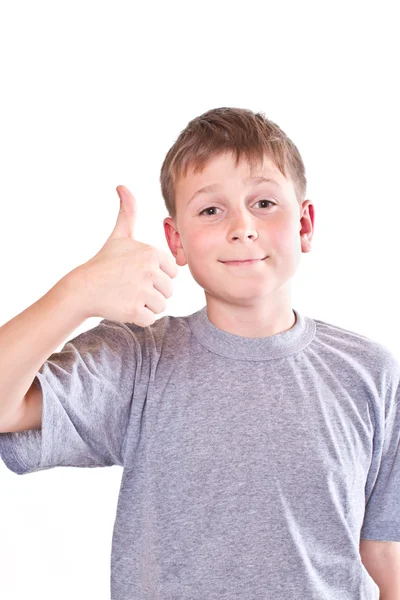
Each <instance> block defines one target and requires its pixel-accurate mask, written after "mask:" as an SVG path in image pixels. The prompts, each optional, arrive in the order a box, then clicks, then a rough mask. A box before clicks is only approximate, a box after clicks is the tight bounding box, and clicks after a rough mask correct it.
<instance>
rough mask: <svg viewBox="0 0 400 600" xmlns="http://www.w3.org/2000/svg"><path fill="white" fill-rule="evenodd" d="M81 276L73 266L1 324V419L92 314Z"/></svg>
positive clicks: (16, 403)
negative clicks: (85, 304) (85, 302)
mask: <svg viewBox="0 0 400 600" xmlns="http://www.w3.org/2000/svg"><path fill="white" fill-rule="evenodd" d="M78 275H79V273H78V271H77V269H74V270H73V271H71V272H70V273H68V274H67V275H66V276H65V277H63V278H62V279H60V281H58V282H57V283H56V284H55V286H53V287H52V288H51V289H50V290H49V291H48V292H47V293H46V294H45V295H44V296H42V297H41V298H40V299H39V300H37V302H35V303H34V304H32V305H31V306H29V307H28V308H27V309H26V310H24V311H23V312H21V313H20V314H18V315H17V316H16V317H14V318H13V319H11V320H10V321H8V322H7V323H5V324H4V325H2V326H1V327H0V421H1V419H2V418H3V417H5V416H6V415H7V414H8V413H9V412H10V411H12V410H15V407H16V406H18V405H19V404H20V403H22V401H23V399H24V397H25V394H26V393H27V391H28V390H29V388H30V386H31V384H32V382H33V380H34V378H35V375H36V373H37V371H38V370H39V368H40V367H41V366H42V364H43V363H44V362H45V361H46V360H47V358H48V357H49V356H50V355H51V354H52V353H53V352H55V350H56V348H57V347H58V346H59V345H60V344H62V342H64V341H65V340H66V339H67V338H68V336H69V335H70V334H71V333H72V332H73V331H74V330H75V329H76V328H77V327H78V326H79V325H80V324H81V323H82V322H83V321H84V320H85V319H86V318H87V317H88V316H89V315H86V314H85V312H84V307H83V306H82V299H81V295H80V280H79V277H78Z"/></svg>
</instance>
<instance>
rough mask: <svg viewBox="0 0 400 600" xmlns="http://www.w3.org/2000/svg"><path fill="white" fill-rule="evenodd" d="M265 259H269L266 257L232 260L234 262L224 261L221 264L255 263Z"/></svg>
mask: <svg viewBox="0 0 400 600" xmlns="http://www.w3.org/2000/svg"><path fill="white" fill-rule="evenodd" d="M265 258H267V257H266V256H264V257H263V258H236V259H232V260H222V261H221V262H223V263H234V262H235V263H237V262H255V261H257V260H264V259H265Z"/></svg>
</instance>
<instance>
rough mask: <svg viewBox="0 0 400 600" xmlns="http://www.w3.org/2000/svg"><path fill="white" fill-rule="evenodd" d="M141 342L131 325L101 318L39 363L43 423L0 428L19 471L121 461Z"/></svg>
mask: <svg viewBox="0 0 400 600" xmlns="http://www.w3.org/2000/svg"><path fill="white" fill-rule="evenodd" d="M140 357H141V348H140V344H139V342H138V340H137V339H136V338H135V336H134V334H133V333H132V331H131V330H130V329H129V328H128V327H127V326H126V325H125V324H124V323H119V322H117V321H109V320H103V321H101V322H100V323H99V324H98V325H97V326H96V327H94V328H92V329H89V330H88V331H85V332H83V333H81V334H80V335H78V336H77V337H75V338H73V339H71V340H69V341H68V342H66V344H65V345H64V347H63V348H62V350H61V351H60V352H56V353H53V354H52V355H51V356H50V357H49V358H48V359H47V360H46V362H45V363H44V364H43V365H42V366H41V368H40V369H39V371H38V373H37V375H36V377H35V380H34V385H37V386H41V388H42V393H43V417H42V428H41V429H34V430H29V431H21V432H14V433H0V456H1V458H2V459H3V461H4V463H5V464H6V466H7V467H8V468H9V469H10V470H12V471H13V472H15V473H17V474H25V473H31V472H34V471H40V470H44V469H49V468H52V467H58V466H71V467H105V466H112V465H121V466H123V462H124V439H125V435H126V431H127V427H128V423H129V417H130V410H131V403H132V397H133V390H134V382H135V374H136V368H137V364H138V361H140Z"/></svg>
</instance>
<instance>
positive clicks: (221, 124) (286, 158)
mask: <svg viewBox="0 0 400 600" xmlns="http://www.w3.org/2000/svg"><path fill="white" fill-rule="evenodd" d="M229 151H231V152H234V153H235V154H236V166H237V164H238V162H239V161H240V159H241V158H243V157H244V158H245V159H247V161H248V162H249V164H250V169H251V170H253V169H254V168H255V167H256V166H257V165H258V164H260V163H262V161H263V158H264V156H265V155H267V157H268V158H270V160H272V161H273V163H274V164H275V165H276V167H277V168H278V169H279V170H280V171H281V173H282V174H283V175H284V177H288V175H289V177H290V178H291V179H292V181H293V186H294V189H295V192H296V197H297V200H298V202H299V203H301V202H303V200H304V199H305V195H306V188H307V179H306V175H305V167H304V163H303V160H302V158H301V156H300V153H299V151H298V149H297V147H296V146H295V145H294V143H293V142H292V140H290V139H289V137H288V136H287V135H286V134H285V133H284V132H283V131H282V129H281V128H280V127H279V126H278V125H277V124H276V123H274V122H273V121H270V120H269V119H267V118H266V117H265V115H264V113H262V112H258V113H254V112H253V111H251V110H248V109H245V108H228V107H221V108H214V109H211V110H208V111H207V112H205V113H203V114H202V115H200V116H199V117H196V118H194V119H192V120H191V121H189V123H188V124H187V126H186V127H185V129H183V130H182V131H181V133H180V134H179V136H178V138H177V139H176V141H175V143H174V144H173V146H172V147H171V148H170V149H169V150H168V153H167V155H166V157H165V159H164V162H163V164H162V167H161V174H160V183H161V193H162V195H163V198H164V202H165V206H166V208H167V211H168V214H169V216H170V217H171V218H172V219H175V217H176V204H175V184H176V182H177V180H178V179H179V177H181V176H185V175H186V173H187V171H188V168H189V167H191V168H192V169H193V171H194V172H195V173H197V172H199V171H200V172H201V171H202V170H203V169H204V168H205V166H206V165H207V163H208V162H209V161H210V160H211V159H213V158H214V157H216V156H217V155H219V154H221V153H223V152H229Z"/></svg>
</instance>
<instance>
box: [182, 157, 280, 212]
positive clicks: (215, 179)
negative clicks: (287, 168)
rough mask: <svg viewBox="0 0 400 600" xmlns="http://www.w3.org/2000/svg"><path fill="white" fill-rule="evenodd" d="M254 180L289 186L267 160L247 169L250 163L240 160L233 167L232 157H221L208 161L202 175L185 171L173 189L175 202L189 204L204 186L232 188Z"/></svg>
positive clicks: (190, 169)
mask: <svg viewBox="0 0 400 600" xmlns="http://www.w3.org/2000/svg"><path fill="white" fill-rule="evenodd" d="M257 176H264V177H266V178H271V179H273V180H275V181H276V184H273V185H275V186H276V185H280V186H281V187H282V188H283V187H286V186H287V185H288V183H289V180H288V179H286V178H285V176H284V175H283V173H281V171H280V170H279V169H278V167H277V166H276V165H275V163H274V162H273V161H272V160H271V159H270V158H268V157H267V156H264V158H263V162H262V163H261V162H260V163H257V164H256V165H255V167H254V168H253V169H251V167H250V163H249V162H248V161H247V160H246V159H245V158H243V159H241V160H240V162H239V163H238V164H237V166H236V158H235V156H234V155H233V154H232V153H223V154H220V155H218V156H216V157H214V158H212V159H211V160H210V161H209V162H208V163H207V165H206V166H205V167H204V169H203V170H202V171H198V172H197V173H195V172H194V171H193V168H189V169H188V171H187V173H186V175H185V176H184V177H183V176H182V177H180V178H179V179H178V180H177V182H176V185H175V192H176V202H177V203H178V202H183V203H187V202H189V201H190V199H191V198H192V197H193V194H195V193H196V192H197V191H198V190H199V189H200V188H203V187H205V186H207V187H208V186H218V187H220V188H222V187H223V186H225V185H228V184H229V183H231V184H232V185H234V186H236V185H237V184H238V183H240V184H241V185H242V184H243V185H251V181H250V178H251V177H257ZM246 180H247V181H246ZM210 189H211V188H210Z"/></svg>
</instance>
